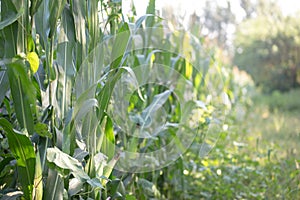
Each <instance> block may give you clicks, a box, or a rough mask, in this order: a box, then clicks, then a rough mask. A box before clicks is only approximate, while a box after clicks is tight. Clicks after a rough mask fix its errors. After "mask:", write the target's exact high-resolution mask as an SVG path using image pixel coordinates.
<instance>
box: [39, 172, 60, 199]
mask: <svg viewBox="0 0 300 200" xmlns="http://www.w3.org/2000/svg"><path fill="white" fill-rule="evenodd" d="M63 193H64V182H63V179H62V177H61V176H60V175H59V174H58V172H56V171H55V170H54V169H49V171H48V176H47V181H46V186H45V191H44V193H43V194H44V196H43V197H44V198H43V199H45V200H57V199H59V200H62V199H63Z"/></svg>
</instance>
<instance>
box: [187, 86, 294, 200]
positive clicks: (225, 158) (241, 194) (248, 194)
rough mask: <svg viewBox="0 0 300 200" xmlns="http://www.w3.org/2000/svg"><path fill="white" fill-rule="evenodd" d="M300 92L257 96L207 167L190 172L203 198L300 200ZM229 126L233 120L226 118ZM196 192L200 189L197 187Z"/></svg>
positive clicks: (215, 150) (207, 160)
mask: <svg viewBox="0 0 300 200" xmlns="http://www.w3.org/2000/svg"><path fill="white" fill-rule="evenodd" d="M299 97H300V90H295V91H291V92H289V93H285V94H280V93H274V94H272V95H262V94H259V95H256V96H255V97H254V98H253V103H252V105H250V107H249V109H248V111H247V112H246V113H244V115H243V116H244V117H241V116H239V115H241V114H240V113H238V112H237V113H236V114H235V115H237V116H238V117H236V118H233V119H232V124H231V125H230V126H229V130H228V131H227V133H226V134H224V137H223V139H220V141H219V143H218V144H217V146H216V147H215V149H214V150H213V151H212V152H211V153H210V155H209V156H208V157H207V158H205V159H203V160H202V161H201V165H202V166H203V168H202V169H201V170H202V171H201V172H199V173H195V174H194V175H192V177H193V178H194V179H197V180H198V181H194V184H195V185H197V187H196V189H195V190H197V188H201V194H200V196H201V198H203V199H299V197H300V168H299V162H300V102H299ZM228 122H229V124H230V119H228ZM193 192H194V193H196V191H193Z"/></svg>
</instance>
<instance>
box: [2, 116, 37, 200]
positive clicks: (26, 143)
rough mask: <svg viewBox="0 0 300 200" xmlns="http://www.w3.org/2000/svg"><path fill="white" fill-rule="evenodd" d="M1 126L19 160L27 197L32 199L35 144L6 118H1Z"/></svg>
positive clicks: (21, 180) (19, 172) (18, 164)
mask: <svg viewBox="0 0 300 200" xmlns="http://www.w3.org/2000/svg"><path fill="white" fill-rule="evenodd" d="M0 126H2V128H3V130H4V131H5V132H6V136H7V139H8V144H9V148H10V150H11V152H12V153H13V155H14V157H15V158H16V160H17V166H18V178H19V181H20V183H21V185H22V190H23V192H24V196H25V199H32V191H33V181H34V173H35V154H34V149H33V146H32V144H31V142H30V140H29V138H28V137H26V136H25V135H21V134H18V133H16V132H15V131H14V130H13V128H12V125H11V124H10V123H9V122H8V121H7V120H6V119H4V118H1V119H0Z"/></svg>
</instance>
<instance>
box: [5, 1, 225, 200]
mask: <svg viewBox="0 0 300 200" xmlns="http://www.w3.org/2000/svg"><path fill="white" fill-rule="evenodd" d="M0 6H1V13H0V19H1V22H0V30H1V35H0V43H1V46H0V48H1V51H0V57H1V62H0V66H1V71H0V77H1V79H0V86H1V91H0V104H1V108H0V109H1V115H0V117H1V118H0V126H1V127H2V129H1V140H2V143H1V160H0V162H1V164H0V169H1V179H0V183H1V184H0V188H1V191H2V192H1V195H2V196H3V197H8V196H12V197H13V198H15V199H16V198H19V197H21V198H22V199H107V198H112V199H118V198H119V199H135V197H136V198H138V199H146V198H148V197H153V198H154V197H155V198H160V199H163V198H170V195H171V194H170V193H168V192H167V193H166V190H165V191H159V189H157V188H156V186H155V185H159V184H160V183H158V182H159V181H160V179H161V177H159V176H158V175H157V173H156V172H155V171H154V170H156V169H161V168H163V167H165V166H168V165H170V164H172V163H174V162H175V160H177V159H178V158H181V157H182V155H183V154H184V152H185V151H186V149H187V148H188V147H189V146H190V145H191V144H192V142H193V140H194V139H195V138H196V137H198V139H197V142H198V143H199V144H200V148H199V152H197V153H198V154H199V156H200V157H201V156H203V155H206V154H207V153H208V152H209V151H210V150H211V149H212V148H213V146H214V143H215V142H216V140H217V139H218V136H219V132H220V130H219V126H220V125H222V121H223V120H224V118H222V117H221V116H223V114H224V112H225V110H228V107H230V101H229V99H228V96H227V94H226V93H225V92H224V85H223V82H222V80H220V79H218V78H216V77H218V76H219V73H218V70H220V68H218V66H217V67H216V69H217V70H211V71H210V70H208V68H209V67H210V66H213V62H212V61H211V57H210V56H207V52H202V51H201V42H200V40H199V39H198V38H196V37H193V36H191V35H189V34H188V33H187V32H186V31H177V32H175V33H170V32H168V29H166V27H164V25H163V23H162V19H161V18H159V17H157V16H156V15H155V14H156V13H155V1H154V0H150V1H149V5H148V8H147V14H146V15H145V16H142V17H141V18H139V19H137V20H136V21H132V22H128V23H127V22H125V21H124V19H123V16H122V11H121V1H108V2H106V1H102V0H101V1H99V0H88V1H80V0H54V1H49V0H22V1H16V0H5V1H1V4H0ZM207 74H209V75H207ZM153 77H154V78H153ZM215 80H217V81H215ZM209 93H210V94H209ZM220 94H222V95H223V96H225V97H224V98H225V100H224V98H223V99H222V98H221V97H220ZM207 95H210V98H212V99H213V100H207ZM224 105H225V106H224ZM161 121H163V122H165V123H164V124H162V123H161ZM209 130H211V131H210V132H209ZM178 132H181V134H178ZM206 132H207V133H209V134H205V133H206ZM197 133H200V135H197ZM207 135H209V136H207ZM139 137H140V138H139ZM169 144H171V147H170V148H168V147H169V146H168V145H169ZM165 146H166V148H161V147H165ZM157 148H160V153H159V154H156V152H155V149H157ZM144 155H146V156H144ZM178 169H179V171H181V172H182V169H183V162H182V160H180V159H179V161H178V162H176V164H175V167H173V168H172V167H170V168H167V169H164V173H165V174H166V176H164V178H166V179H167V178H170V174H176V173H180V172H179V171H178ZM146 172H147V173H150V174H151V176H150V177H151V180H149V177H148V175H147V173H146ZM175 172H176V173H175ZM137 173H142V174H141V175H138V174H137ZM143 173H144V174H143ZM147 179H148V180H147ZM182 183H183V182H182ZM171 184H174V183H170V185H168V187H169V186H170V187H171ZM181 185H182V187H184V185H183V184H181ZM125 188H126V189H127V190H126V189H125ZM134 193H135V194H134ZM180 198H184V197H183V196H181V197H180Z"/></svg>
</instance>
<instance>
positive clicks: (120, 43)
mask: <svg viewBox="0 0 300 200" xmlns="http://www.w3.org/2000/svg"><path fill="white" fill-rule="evenodd" d="M129 37H130V31H129V27H128V24H127V23H124V24H123V26H122V27H121V28H120V29H119V31H118V34H117V35H116V36H115V41H114V43H113V48H112V54H111V60H112V63H111V69H115V68H117V67H119V65H120V64H121V62H122V59H123V56H124V54H125V51H126V48H127V44H128V41H129Z"/></svg>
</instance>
